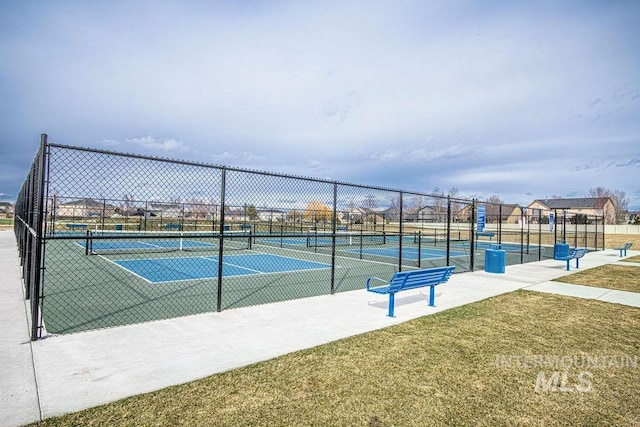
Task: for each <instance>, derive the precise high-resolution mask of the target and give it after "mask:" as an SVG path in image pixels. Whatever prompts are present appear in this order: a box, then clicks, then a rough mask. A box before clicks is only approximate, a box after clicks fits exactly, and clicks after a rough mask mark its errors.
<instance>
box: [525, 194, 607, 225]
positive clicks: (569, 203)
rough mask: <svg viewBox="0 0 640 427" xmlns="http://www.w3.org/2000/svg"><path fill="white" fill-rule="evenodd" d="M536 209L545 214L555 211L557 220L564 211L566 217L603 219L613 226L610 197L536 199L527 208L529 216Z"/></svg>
mask: <svg viewBox="0 0 640 427" xmlns="http://www.w3.org/2000/svg"><path fill="white" fill-rule="evenodd" d="M536 209H540V210H542V211H543V214H542V215H545V213H544V212H547V214H546V215H545V216H548V212H550V211H555V212H556V215H557V218H561V217H562V215H563V213H564V211H567V217H568V215H575V214H581V215H586V216H600V217H604V219H605V223H607V224H615V218H616V215H615V212H616V210H615V206H614V204H613V200H612V199H611V197H581V198H571V199H537V200H534V201H533V202H531V203H530V204H529V206H527V210H528V212H529V214H532V213H533V212H534V211H535V210H536Z"/></svg>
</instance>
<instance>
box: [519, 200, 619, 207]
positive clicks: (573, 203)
mask: <svg viewBox="0 0 640 427" xmlns="http://www.w3.org/2000/svg"><path fill="white" fill-rule="evenodd" d="M610 201H611V198H610V197H581V198H575V199H536V200H534V201H533V203H536V202H538V203H541V204H543V205H545V206H546V207H548V208H549V209H576V208H581V209H585V208H591V209H602V208H603V207H604V206H605V205H606V204H607V203H608V202H610ZM533 203H532V204H533Z"/></svg>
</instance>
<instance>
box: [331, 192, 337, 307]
mask: <svg viewBox="0 0 640 427" xmlns="http://www.w3.org/2000/svg"><path fill="white" fill-rule="evenodd" d="M337 222H338V184H337V183H336V182H334V183H333V214H332V218H331V234H332V236H333V239H332V242H331V295H333V294H334V293H335V292H336V231H337Z"/></svg>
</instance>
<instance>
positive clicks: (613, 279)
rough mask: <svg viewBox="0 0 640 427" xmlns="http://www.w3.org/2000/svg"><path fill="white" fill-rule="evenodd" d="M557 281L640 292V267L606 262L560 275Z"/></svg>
mask: <svg viewBox="0 0 640 427" xmlns="http://www.w3.org/2000/svg"><path fill="white" fill-rule="evenodd" d="M638 258H640V257H638ZM555 281H556V282H564V283H573V284H574V285H584V286H595V287H598V288H607V289H617V290H620V291H629V292H640V267H633V266H626V265H615V264H606V265H602V266H600V267H595V268H590V269H588V270H584V271H581V272H579V273H573V274H570V275H568V276H563V277H559V278H557V279H555Z"/></svg>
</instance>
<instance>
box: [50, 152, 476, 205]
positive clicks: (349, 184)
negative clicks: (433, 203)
mask: <svg viewBox="0 0 640 427" xmlns="http://www.w3.org/2000/svg"><path fill="white" fill-rule="evenodd" d="M47 146H48V147H50V148H60V149H64V150H75V151H82V152H86V153H96V154H104V155H110V156H119V157H128V158H135V159H141V160H151V161H158V162H164V163H172V164H180V165H185V166H198V167H204V168H210V169H219V170H226V171H232V172H240V173H254V174H258V175H265V176H272V177H278V178H291V179H301V180H305V181H314V182H318V183H325V184H331V185H339V186H347V187H355V188H362V189H369V190H377V191H387V192H393V193H398V194H405V195H416V196H424V197H435V198H441V199H444V200H446V199H447V198H448V196H446V195H442V194H429V193H423V192H419V191H406V190H399V189H396V188H389V187H382V186H375V185H367V184H355V183H352V182H344V181H335V180H330V179H323V178H314V177H307V176H301V175H292V174H285V173H276V172H267V171H261V170H254V169H244V168H236V167H230V166H222V165H214V164H209V163H203V162H195V161H187V160H179V159H170V158H165V157H158V156H148V155H142V154H132V153H124V152H118V151H112V150H104V149H97V148H87V147H78V146H73V145H65V144H55V143H48V144H47ZM450 199H451V201H452V202H458V203H459V202H464V203H471V202H473V201H474V200H466V199H457V198H450Z"/></svg>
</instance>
